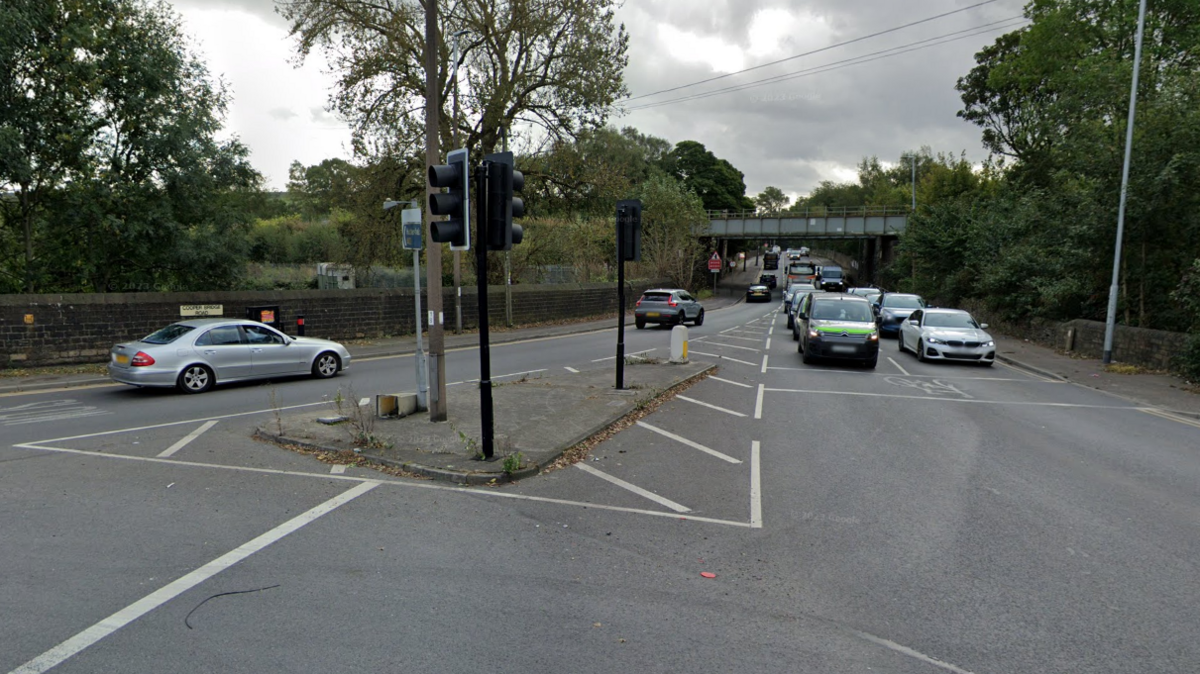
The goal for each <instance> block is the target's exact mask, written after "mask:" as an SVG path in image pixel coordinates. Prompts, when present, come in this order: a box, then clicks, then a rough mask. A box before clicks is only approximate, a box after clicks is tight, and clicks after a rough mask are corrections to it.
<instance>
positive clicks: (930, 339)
mask: <svg viewBox="0 0 1200 674" xmlns="http://www.w3.org/2000/svg"><path fill="white" fill-rule="evenodd" d="M925 341H927V342H929V343H930V344H945V343H946V342H944V341H942V340H940V339H938V338H937V337H926V338H925Z"/></svg>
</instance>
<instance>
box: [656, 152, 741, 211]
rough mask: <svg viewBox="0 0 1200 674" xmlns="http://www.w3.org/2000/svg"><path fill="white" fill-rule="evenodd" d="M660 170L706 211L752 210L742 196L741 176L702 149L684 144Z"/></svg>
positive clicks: (666, 158)
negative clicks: (664, 169)
mask: <svg viewBox="0 0 1200 674" xmlns="http://www.w3.org/2000/svg"><path fill="white" fill-rule="evenodd" d="M663 165H664V168H666V170H667V172H668V173H670V174H671V175H673V176H674V177H675V178H676V179H677V180H679V181H680V182H681V183H682V184H683V186H684V188H685V189H687V190H690V191H692V192H695V193H696V195H697V196H699V197H700V200H701V201H702V202H703V204H704V208H706V209H709V210H718V211H719V210H728V211H741V210H747V211H748V210H753V209H754V201H753V200H751V199H750V198H749V197H747V196H746V183H745V180H744V178H745V176H744V175H743V174H742V172H741V171H739V170H737V169H735V168H734V167H733V165H732V164H730V163H729V162H728V161H726V160H724V159H718V158H717V156H716V155H714V154H713V153H712V152H709V151H708V149H707V148H705V147H704V145H702V144H700V143H698V142H696V141H694V140H685V141H683V142H681V143H679V144H677V145H676V146H675V149H673V150H671V152H670V153H669V154H668V155H667V156H666V157H665V158H664V160H663Z"/></svg>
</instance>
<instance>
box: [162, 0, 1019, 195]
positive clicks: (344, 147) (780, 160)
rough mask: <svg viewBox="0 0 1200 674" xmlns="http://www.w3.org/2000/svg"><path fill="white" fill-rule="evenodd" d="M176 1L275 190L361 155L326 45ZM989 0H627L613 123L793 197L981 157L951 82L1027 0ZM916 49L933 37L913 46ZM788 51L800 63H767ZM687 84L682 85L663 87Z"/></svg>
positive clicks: (272, 23) (247, 1)
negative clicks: (886, 167)
mask: <svg viewBox="0 0 1200 674" xmlns="http://www.w3.org/2000/svg"><path fill="white" fill-rule="evenodd" d="M170 1H171V4H172V5H173V6H174V7H175V10H176V11H177V12H178V13H179V14H180V16H181V18H182V21H183V26H184V30H185V31H186V32H187V33H188V34H189V35H190V36H191V37H192V39H193V40H194V43H195V47H196V49H197V50H198V52H199V53H200V54H201V55H202V57H204V58H205V59H206V60H207V62H208V64H209V69H210V71H211V73H212V74H213V75H214V76H215V77H220V78H221V79H223V81H224V82H225V83H226V84H227V85H228V86H229V88H230V90H231V93H232V99H233V100H232V104H231V106H230V110H229V115H228V118H227V120H226V129H227V132H228V133H230V134H235V135H236V136H238V137H239V138H240V139H241V140H242V142H243V143H245V144H246V145H247V147H249V149H250V151H251V162H252V163H253V164H254V166H255V168H257V169H258V170H259V171H260V172H261V173H262V174H263V175H264V177H265V179H266V183H267V186H268V188H271V189H283V188H284V187H285V185H286V183H287V171H288V166H289V165H290V164H291V163H292V162H293V161H299V162H301V163H302V164H305V165H310V164H316V163H319V162H320V161H322V160H323V159H328V158H330V157H342V158H347V159H348V158H350V156H351V153H350V132H349V130H348V127H347V125H346V124H345V123H344V122H342V121H341V120H339V119H337V117H336V116H334V115H332V114H330V113H329V112H327V111H326V109H325V108H326V106H327V104H328V97H329V94H330V92H331V91H332V86H333V82H334V76H333V75H332V74H330V73H329V72H327V70H328V69H327V67H326V65H325V63H324V61H323V59H322V58H321V56H320V54H319V53H316V52H314V53H313V54H311V55H310V56H309V58H308V59H307V60H306V61H305V63H304V65H303V66H302V67H297V66H296V56H295V53H296V52H295V44H294V41H293V40H292V39H291V38H289V37H288V35H287V32H288V25H287V22H286V21H284V20H283V18H282V17H280V16H279V15H278V14H276V13H275V11H274V3H273V1H272V0H170ZM980 1H981V0H625V2H624V4H623V5H622V6H621V7H620V8H619V9H618V11H617V20H618V21H620V22H621V23H623V24H624V25H625V26H626V28H627V30H628V32H629V34H630V44H629V65H628V66H627V68H626V70H625V82H626V86H627V87H628V89H629V91H630V96H631V98H630V99H629V100H627V101H625V102H623V103H622V106H623V107H624V108H625V111H624V113H623V114H620V115H615V116H613V117H612V118H610V124H612V125H614V126H618V127H623V126H633V127H636V128H637V129H638V130H639V131H641V132H642V133H647V134H652V135H655V136H659V137H662V138H666V139H667V140H668V141H670V142H671V143H672V144H674V143H678V142H680V141H683V140H695V141H699V142H700V143H703V144H704V145H705V146H706V147H707V148H708V149H709V150H710V151H712V152H713V153H714V154H716V155H717V156H718V157H721V158H724V159H727V160H729V162H730V163H732V164H733V165H734V166H735V167H737V168H738V169H739V170H741V171H742V172H743V173H745V175H746V178H745V180H746V188H747V189H746V193H747V194H748V195H750V196H753V195H754V194H757V193H758V192H760V191H761V190H762V189H763V188H764V187H766V186H768V185H773V186H776V187H779V188H780V189H782V190H783V191H784V192H785V193H787V194H789V195H790V196H792V197H793V198H794V197H795V196H797V195H804V194H808V193H809V192H810V191H811V190H812V189H813V188H814V187H816V186H817V185H818V184H819V183H820V182H821V181H823V180H831V181H835V182H845V181H853V180H855V179H856V175H857V174H856V170H855V167H856V166H857V164H858V163H859V161H860V160H862V159H863V158H864V157H869V156H875V157H878V158H879V159H880V160H881V161H882V162H884V163H885V164H893V163H895V162H897V161H898V160H899V158H900V156H901V154H902V153H904V152H906V151H909V150H915V149H919V148H920V147H922V146H928V147H930V148H931V149H932V150H933V151H934V152H935V153H936V152H949V153H954V154H956V155H957V154H959V153H962V152H965V153H966V156H967V158H968V159H969V160H971V161H973V162H981V161H983V159H985V158H986V152H985V151H984V149H983V147H982V144H981V142H980V130H979V128H978V127H976V126H974V125H971V124H968V123H966V122H964V121H962V120H960V119H958V118H957V117H956V115H955V113H956V112H958V110H959V109H961V107H962V105H961V100H960V99H959V95H958V92H957V91H955V89H954V85H955V82H956V81H957V79H958V78H959V77H961V76H963V75H965V74H966V73H967V72H968V71H969V70H970V69H971V67H972V66H974V64H975V61H974V54H975V53H976V52H977V51H979V50H980V49H982V48H983V47H985V46H987V45H988V44H991V43H992V42H993V41H994V40H995V39H996V37H998V36H999V35H1001V34H1002V33H1003V32H1005V31H1006V30H1011V29H1012V28H1013V27H1015V26H1016V25H1019V24H1017V23H1016V21H1018V20H1019V17H1020V15H1021V9H1022V5H1023V2H1022V0H993V1H992V2H989V3H986V4H983V5H982V6H979V7H973V8H969V9H964V8H967V7H968V6H970V5H975V4H977V3H979V2H980ZM960 9H961V10H963V11H960V12H957V13H954V14H950V15H948V16H944V17H941V18H937V19H932V20H929V21H925V22H923V23H919V24H917V25H913V26H909V27H905V28H900V27H901V26H904V25H905V24H910V23H913V22H919V21H922V20H924V19H929V18H931V17H934V16H937V15H940V14H944V13H947V12H953V11H954V10H960ZM1010 18H1011V19H1014V21H1012V22H1008V23H996V22H1001V21H1004V20H1006V19H1010ZM988 24H992V25H990V26H989V25H988ZM897 28H898V30H892V29H897ZM983 31H986V32H983ZM943 41H944V43H943ZM843 43H849V44H843ZM939 43H940V44H939ZM912 47H924V48H922V49H915V50H912V51H908V52H907V53H900V52H901V50H903V49H911V48H912ZM889 50H891V51H889ZM812 52H816V53H812ZM880 52H882V53H880ZM789 57H797V58H789ZM780 59H789V60H787V61H786V62H783V63H778V64H775V65H765V66H764V64H769V63H771V62H774V61H778V60H780ZM861 59H873V60H870V61H865V62H862V63H857V64H855V63H854V62H855V61H856V60H861ZM847 61H849V63H847ZM756 66H764V67H761V68H757V69H755V70H752V71H750V72H744V73H737V71H740V70H743V69H746V68H755V67H756ZM829 66H833V67H834V69H831V70H826V71H825V72H820V70H822V69H823V68H822V67H829ZM735 73H736V74H735ZM789 74H790V75H792V77H789V78H787V79H777V80H773V81H770V82H767V83H763V84H761V85H757V86H753V87H749V88H743V89H740V90H735V91H726V92H723V93H721V94H718V95H711V96H707V97H700V98H695V99H691V100H685V101H680V100H678V99H680V98H683V97H688V96H693V95H696V94H704V93H706V92H710V91H714V90H719V89H726V88H729V87H734V86H738V85H747V84H748V83H753V82H754V81H756V80H761V79H764V78H772V77H776V76H783V75H789ZM722 76H725V77H722ZM716 77H720V78H721V79H718V80H716V81H712V82H707V83H705V84H700V85H697V86H686V87H685V85H690V84H693V83H696V82H700V81H702V80H708V79H710V78H716ZM676 87H685V88H681V89H678V90H675V91H670V92H664V93H657V92H662V91H663V90H665V89H673V88H676ZM652 94H653V95H652ZM655 103H664V104H663V105H653V104H655ZM639 106H647V107H639Z"/></svg>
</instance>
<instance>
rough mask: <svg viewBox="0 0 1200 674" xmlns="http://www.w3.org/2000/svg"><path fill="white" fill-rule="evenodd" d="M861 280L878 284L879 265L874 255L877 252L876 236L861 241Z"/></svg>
mask: <svg viewBox="0 0 1200 674" xmlns="http://www.w3.org/2000/svg"><path fill="white" fill-rule="evenodd" d="M863 243H864V244H865V245H863V280H864V281H866V282H867V283H870V284H871V285H879V267H878V266H877V265H876V264H875V257H876V256H877V255H878V254H879V243H878V238H875V239H866V240H865V241H863Z"/></svg>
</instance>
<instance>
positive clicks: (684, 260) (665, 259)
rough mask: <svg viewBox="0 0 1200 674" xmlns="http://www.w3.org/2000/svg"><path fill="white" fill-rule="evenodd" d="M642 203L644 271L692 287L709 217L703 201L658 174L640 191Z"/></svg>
mask: <svg viewBox="0 0 1200 674" xmlns="http://www.w3.org/2000/svg"><path fill="white" fill-rule="evenodd" d="M637 192H638V194H637V196H638V198H639V199H641V200H642V204H643V210H642V256H643V259H644V260H645V262H644V267H645V268H647V269H649V270H650V273H651V274H653V275H654V276H655V277H657V278H664V277H665V278H669V279H671V282H672V283H674V284H676V285H678V286H679V287H682V288H690V287H692V280H693V279H692V276H693V274H694V272H695V270H696V265H697V264H698V263H699V261H700V258H701V256H702V255H703V254H704V252H705V250H704V246H703V245H701V242H700V237H701V236H703V235H704V234H705V230H707V228H708V217H707V215H706V214H705V212H704V203H703V202H702V201H701V200H700V198H699V197H698V196H697V195H696V194H695V193H693V192H691V191H690V190H688V189H687V188H686V187H684V186H683V185H681V184H680V183H679V182H677V181H676V180H674V179H673V178H671V177H670V176H668V175H666V174H664V173H661V172H655V173H654V174H653V175H651V176H650V178H649V179H647V180H646V181H645V182H643V183H642V184H641V185H640V186H639V187H638V191H637Z"/></svg>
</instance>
